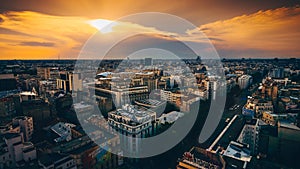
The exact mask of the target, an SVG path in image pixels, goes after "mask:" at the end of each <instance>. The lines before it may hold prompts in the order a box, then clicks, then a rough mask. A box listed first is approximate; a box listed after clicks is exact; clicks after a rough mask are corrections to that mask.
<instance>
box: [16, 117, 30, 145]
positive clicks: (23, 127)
mask: <svg viewBox="0 0 300 169" xmlns="http://www.w3.org/2000/svg"><path fill="white" fill-rule="evenodd" d="M12 125H13V128H15V127H16V126H20V132H22V133H23V138H24V141H29V140H30V139H31V138H32V134H33V120H32V117H27V116H19V117H15V118H13V120H12Z"/></svg>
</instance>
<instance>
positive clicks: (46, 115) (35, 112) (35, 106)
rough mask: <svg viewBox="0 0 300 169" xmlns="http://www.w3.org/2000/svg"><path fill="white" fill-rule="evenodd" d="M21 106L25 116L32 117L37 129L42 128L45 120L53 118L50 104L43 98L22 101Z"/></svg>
mask: <svg viewBox="0 0 300 169" xmlns="http://www.w3.org/2000/svg"><path fill="white" fill-rule="evenodd" d="M21 107H22V112H23V114H24V115H25V116H29V117H32V119H33V124H34V128H35V129H36V130H39V129H41V127H42V126H44V125H45V122H46V121H47V120H49V119H50V118H51V112H50V107H49V104H48V103H46V102H45V101H44V100H42V99H34V100H27V101H22V103H21Z"/></svg>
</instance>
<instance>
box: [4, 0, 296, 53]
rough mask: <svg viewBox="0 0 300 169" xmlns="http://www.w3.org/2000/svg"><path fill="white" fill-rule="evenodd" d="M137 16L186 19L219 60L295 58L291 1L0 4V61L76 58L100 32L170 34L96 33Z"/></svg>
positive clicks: (43, 0) (191, 36) (127, 26)
mask: <svg viewBox="0 0 300 169" xmlns="http://www.w3.org/2000/svg"><path fill="white" fill-rule="evenodd" d="M139 12H163V13H169V14H172V15H176V16H179V17H182V18H184V19H186V20H188V21H190V22H191V23H193V24H194V25H196V26H197V27H198V28H199V29H200V30H201V31H202V32H203V33H205V34H206V36H207V37H208V38H209V39H210V40H211V42H212V43H213V44H214V46H215V48H216V50H217V52H218V53H219V55H220V56H221V57H222V58H242V57H245V58H249V57H251V58H274V57H278V58H285V57H286V58H290V57H296V58H300V47H299V44H300V6H299V5H298V4H297V1H295V0H276V1H275V0H274V1H273V0H264V1H262V0H251V1H244V0H226V1H225V0H214V1H207V0H183V1H178V2H176V1H171V0H164V1H163V2H160V1H153V0H152V1H150V0H143V1H135V0H123V1H116V0H102V1H101V0H76V1H72V3H71V1H66V0H0V59H57V58H58V56H59V57H60V58H61V59H76V58H77V56H78V54H79V52H80V50H81V48H82V46H83V45H84V43H85V42H86V41H87V39H88V38H89V37H90V36H91V35H93V34H94V33H96V32H97V31H99V30H100V32H101V33H102V34H103V41H102V43H105V42H107V41H109V40H110V37H113V36H114V35H115V34H118V33H120V32H126V31H133V30H135V31H136V30H138V31H141V32H143V31H145V30H147V31H150V32H153V33H159V34H168V35H170V34H172V32H162V31H161V30H159V29H157V28H155V27H147V26H145V25H137V24H135V23H117V24H115V25H113V27H112V28H111V29H110V30H106V31H105V30H101V27H102V26H103V25H105V24H108V23H111V22H112V21H114V20H116V19H118V18H120V17H123V16H125V15H129V14H134V13H139ZM197 36H198V34H197V33H194V31H193V30H187V31H186V35H185V36H184V37H179V40H181V41H197V39H199V37H197ZM137 43H140V42H132V43H131V45H136V44H137ZM144 43H147V42H144ZM120 53H122V51H120ZM112 57H118V56H112Z"/></svg>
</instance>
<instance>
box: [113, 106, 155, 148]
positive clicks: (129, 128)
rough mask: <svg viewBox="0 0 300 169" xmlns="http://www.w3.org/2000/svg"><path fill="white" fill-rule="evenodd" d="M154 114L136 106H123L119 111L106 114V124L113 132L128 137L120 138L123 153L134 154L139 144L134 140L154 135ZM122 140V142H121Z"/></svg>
mask: <svg viewBox="0 0 300 169" xmlns="http://www.w3.org/2000/svg"><path fill="white" fill-rule="evenodd" d="M155 123H156V113H155V112H153V111H151V110H149V109H148V110H147V109H142V108H141V109H139V108H138V107H137V106H133V105H128V104H125V105H123V106H122V108H121V109H117V110H116V111H112V112H109V113H108V124H109V125H110V126H111V127H112V129H113V130H116V131H117V132H120V133H122V135H126V136H128V137H127V138H126V137H124V138H123V137H122V136H120V137H121V138H120V139H121V140H122V141H121V144H124V145H123V146H124V148H125V149H126V150H125V151H128V152H129V153H133V154H136V153H138V152H139V143H138V140H137V139H135V138H144V137H148V136H151V135H153V134H154V133H155V128H156V124H155ZM123 139H124V140H123Z"/></svg>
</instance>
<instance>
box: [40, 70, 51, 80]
mask: <svg viewBox="0 0 300 169" xmlns="http://www.w3.org/2000/svg"><path fill="white" fill-rule="evenodd" d="M36 73H37V76H38V77H41V79H44V80H47V79H50V78H51V76H50V68H49V67H37V68H36Z"/></svg>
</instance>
